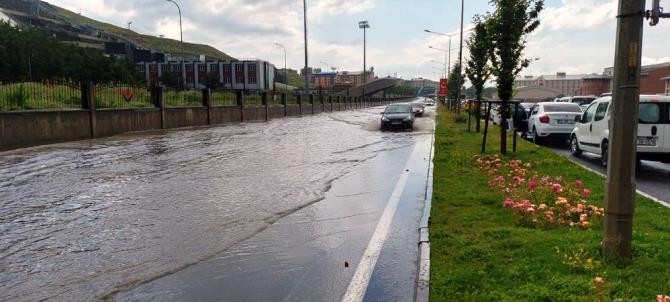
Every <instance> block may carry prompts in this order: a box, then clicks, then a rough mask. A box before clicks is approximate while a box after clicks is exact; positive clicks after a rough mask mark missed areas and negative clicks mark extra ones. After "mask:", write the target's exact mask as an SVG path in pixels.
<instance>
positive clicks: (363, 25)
mask: <svg viewBox="0 0 670 302" xmlns="http://www.w3.org/2000/svg"><path fill="white" fill-rule="evenodd" d="M358 28H362V29H363V81H362V84H363V85H365V83H367V80H368V77H367V69H366V68H367V66H365V63H366V62H365V59H366V58H365V49H366V43H367V42H366V30H367V29H368V28H370V23H369V22H368V21H360V22H358ZM363 96H365V87H363Z"/></svg>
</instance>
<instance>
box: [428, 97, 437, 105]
mask: <svg viewBox="0 0 670 302" xmlns="http://www.w3.org/2000/svg"><path fill="white" fill-rule="evenodd" d="M426 106H435V100H433V99H430V98H427V99H426Z"/></svg>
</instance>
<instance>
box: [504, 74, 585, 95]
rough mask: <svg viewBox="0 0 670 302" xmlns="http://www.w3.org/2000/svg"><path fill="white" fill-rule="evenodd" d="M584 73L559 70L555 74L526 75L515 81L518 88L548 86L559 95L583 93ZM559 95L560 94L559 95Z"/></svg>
mask: <svg viewBox="0 0 670 302" xmlns="http://www.w3.org/2000/svg"><path fill="white" fill-rule="evenodd" d="M584 77H585V75H583V74H577V75H569V74H566V73H565V72H557V73H556V74H555V75H541V76H538V77H535V76H524V77H521V78H517V79H516V80H515V81H514V86H515V87H516V88H521V87H534V86H537V87H546V88H549V89H551V90H555V91H557V92H558V93H559V95H561V94H562V95H566V96H572V95H579V94H581V85H582V79H583V78H584ZM557 96H558V95H557Z"/></svg>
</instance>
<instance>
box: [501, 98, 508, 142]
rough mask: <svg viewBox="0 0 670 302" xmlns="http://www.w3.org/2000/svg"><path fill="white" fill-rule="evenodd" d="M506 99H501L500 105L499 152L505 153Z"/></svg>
mask: <svg viewBox="0 0 670 302" xmlns="http://www.w3.org/2000/svg"><path fill="white" fill-rule="evenodd" d="M508 106H509V105H508V100H503V101H502V104H501V105H500V153H501V154H507V116H508V115H507V112H508V110H507V107H508Z"/></svg>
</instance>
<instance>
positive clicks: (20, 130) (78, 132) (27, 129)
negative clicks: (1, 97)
mask: <svg viewBox="0 0 670 302" xmlns="http://www.w3.org/2000/svg"><path fill="white" fill-rule="evenodd" d="M87 138H91V123H90V114H89V112H88V111H86V110H72V111H40V112H20V113H18V112H17V113H0V150H8V149H14V148H19V147H27V146H35V145H42V144H48V143H57V142H63V141H74V140H80V139H87Z"/></svg>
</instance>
